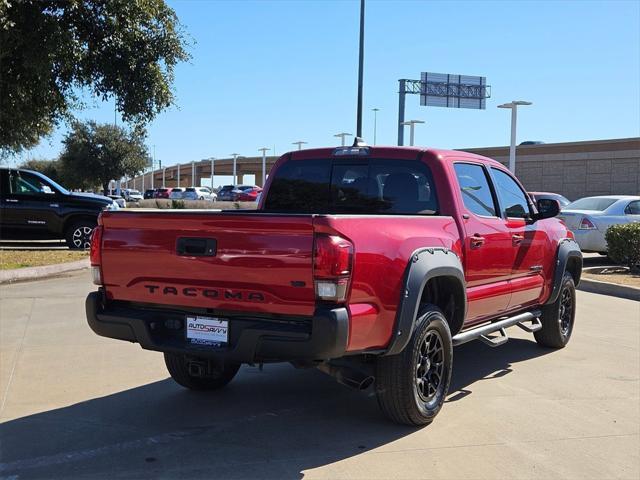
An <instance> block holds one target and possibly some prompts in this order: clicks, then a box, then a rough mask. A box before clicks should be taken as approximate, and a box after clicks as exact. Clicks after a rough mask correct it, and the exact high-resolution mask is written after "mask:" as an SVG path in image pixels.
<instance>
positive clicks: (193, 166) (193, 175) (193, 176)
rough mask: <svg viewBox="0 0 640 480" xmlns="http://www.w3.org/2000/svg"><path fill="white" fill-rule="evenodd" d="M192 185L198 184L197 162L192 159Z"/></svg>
mask: <svg viewBox="0 0 640 480" xmlns="http://www.w3.org/2000/svg"><path fill="white" fill-rule="evenodd" d="M191 186H192V187H195V186H196V162H195V160H191Z"/></svg>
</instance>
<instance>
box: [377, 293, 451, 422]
mask: <svg viewBox="0 0 640 480" xmlns="http://www.w3.org/2000/svg"><path fill="white" fill-rule="evenodd" d="M452 364H453V344H452V342H451V331H450V330H449V325H448V324H447V320H446V318H445V316H444V315H443V313H442V311H441V310H440V309H439V308H438V307H436V306H434V305H423V306H422V307H421V308H420V310H419V312H418V318H417V320H416V323H415V326H414V330H413V334H412V336H411V340H409V343H408V344H407V346H406V348H405V349H404V350H403V351H402V352H401V353H399V354H397V355H390V356H382V357H380V358H378V361H377V364H376V396H377V397H378V404H379V405H380V408H381V409H382V411H383V412H384V414H385V415H386V416H387V417H389V418H390V419H391V420H393V421H394V422H396V423H402V424H405V425H414V426H423V425H428V424H430V423H431V422H432V421H433V419H434V418H435V416H436V415H437V414H438V412H439V411H440V409H441V408H442V404H443V403H444V400H445V397H446V395H447V391H448V390H449V383H450V382H451V371H452Z"/></svg>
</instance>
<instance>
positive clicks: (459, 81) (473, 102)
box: [420, 72, 491, 110]
mask: <svg viewBox="0 0 640 480" xmlns="http://www.w3.org/2000/svg"><path fill="white" fill-rule="evenodd" d="M490 96H491V87H489V86H488V85H487V79H486V77H475V76H470V75H454V74H450V73H433V72H422V74H421V77H420V105H422V106H428V107H447V108H472V109H478V110H484V109H485V107H486V99H487V98H488V97H490Z"/></svg>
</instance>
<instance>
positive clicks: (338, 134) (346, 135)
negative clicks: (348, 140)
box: [334, 132, 352, 147]
mask: <svg viewBox="0 0 640 480" xmlns="http://www.w3.org/2000/svg"><path fill="white" fill-rule="evenodd" d="M351 136H352V135H351V134H350V133H347V132H342V133H336V134H335V135H334V137H339V138H340V140H341V141H342V146H343V147H344V137H351Z"/></svg>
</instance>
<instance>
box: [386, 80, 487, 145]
mask: <svg viewBox="0 0 640 480" xmlns="http://www.w3.org/2000/svg"><path fill="white" fill-rule="evenodd" d="M398 83H399V84H400V89H399V91H398V145H400V146H401V145H404V125H403V124H404V105H405V96H406V95H407V94H414V95H420V105H422V106H426V107H445V108H472V109H477V110H484V109H485V107H486V99H487V98H489V97H491V87H490V86H489V85H487V79H486V77H478V76H471V75H457V74H451V73H433V72H422V74H421V76H420V80H408V79H406V78H405V79H400V80H398Z"/></svg>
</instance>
